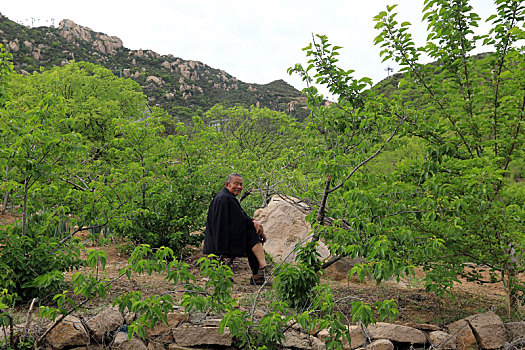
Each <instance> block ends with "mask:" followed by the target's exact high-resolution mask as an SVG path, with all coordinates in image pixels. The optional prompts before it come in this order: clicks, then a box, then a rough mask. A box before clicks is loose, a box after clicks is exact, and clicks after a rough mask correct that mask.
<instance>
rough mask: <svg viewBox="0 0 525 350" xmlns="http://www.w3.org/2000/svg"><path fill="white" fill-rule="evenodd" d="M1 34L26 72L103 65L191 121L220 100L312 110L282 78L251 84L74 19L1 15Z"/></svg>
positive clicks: (179, 117)
mask: <svg viewBox="0 0 525 350" xmlns="http://www.w3.org/2000/svg"><path fill="white" fill-rule="evenodd" d="M0 38H1V41H0V42H2V43H3V44H4V45H5V47H6V48H7V49H8V51H9V52H10V53H11V54H12V55H13V61H14V66H15V70H17V71H18V72H20V73H23V74H30V73H32V72H35V71H38V70H39V69H40V67H43V68H44V69H50V68H52V67H54V66H63V65H65V64H67V63H68V62H69V61H72V60H75V61H87V62H92V63H96V64H100V65H102V66H104V67H106V68H107V69H109V70H111V71H112V72H113V73H114V74H115V75H117V76H121V77H127V78H131V79H133V80H135V81H137V82H138V83H139V84H140V85H141V86H142V88H143V90H144V93H145V94H146V96H147V97H148V104H150V105H156V106H159V107H162V108H164V109H165V110H166V111H167V112H168V113H169V114H171V115H172V116H173V117H174V118H175V119H176V120H180V121H188V120H191V117H192V116H194V115H199V114H202V113H203V112H205V111H206V110H208V109H209V108H211V107H212V106H213V105H215V104H218V103H220V104H222V105H224V106H226V107H232V106H238V105H241V106H246V107H249V106H258V107H267V108H270V109H272V110H276V111H280V112H285V113H289V114H292V115H293V116H295V117H296V118H298V119H300V120H302V119H304V117H305V116H306V115H307V114H308V111H307V110H306V98H305V97H304V96H303V95H302V93H301V92H300V91H298V90H297V89H295V88H294V87H293V86H291V85H290V84H288V83H286V82H285V81H284V80H282V79H278V80H275V81H272V82H270V83H267V84H255V83H246V82H243V81H241V80H239V79H237V78H235V77H234V76H232V75H231V74H229V73H227V72H226V71H224V70H222V69H217V68H213V67H210V66H209V65H207V64H205V63H203V62H200V61H196V60H186V59H183V58H180V57H176V56H175V55H173V54H168V55H161V54H159V53H156V52H154V51H152V50H143V49H139V50H131V49H128V48H126V47H125V46H124V45H123V42H122V40H121V39H120V38H118V37H116V36H111V35H108V34H105V33H101V32H95V31H93V30H91V29H90V28H89V27H85V26H81V25H79V24H76V23H75V22H73V21H71V20H68V19H64V20H62V21H60V23H59V25H58V27H56V28H55V27H52V26H51V27H47V26H40V27H33V28H29V27H26V26H23V25H20V24H18V23H16V22H14V21H11V20H9V19H8V18H7V17H5V16H3V15H2V14H0Z"/></svg>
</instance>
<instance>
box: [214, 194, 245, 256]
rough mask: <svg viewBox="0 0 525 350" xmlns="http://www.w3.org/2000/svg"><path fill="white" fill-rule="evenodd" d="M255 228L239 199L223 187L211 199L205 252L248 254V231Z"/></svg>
mask: <svg viewBox="0 0 525 350" xmlns="http://www.w3.org/2000/svg"><path fill="white" fill-rule="evenodd" d="M249 229H255V228H254V226H253V221H252V219H251V218H250V217H249V216H248V215H246V213H245V212H244V210H242V208H241V205H240V203H239V201H238V200H237V199H236V198H235V196H234V195H233V194H232V193H231V192H230V191H228V189H227V188H226V187H224V188H223V189H222V191H221V192H219V194H217V196H215V198H214V199H213V200H212V201H211V204H210V208H209V210H208V217H207V219H206V232H205V235H204V254H215V255H225V256H230V257H234V256H246V232H247V230H249Z"/></svg>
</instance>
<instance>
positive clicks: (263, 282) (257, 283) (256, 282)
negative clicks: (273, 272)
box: [250, 276, 272, 286]
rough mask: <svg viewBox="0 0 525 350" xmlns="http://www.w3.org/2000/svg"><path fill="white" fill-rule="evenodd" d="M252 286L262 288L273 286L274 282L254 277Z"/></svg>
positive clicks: (251, 280)
mask: <svg viewBox="0 0 525 350" xmlns="http://www.w3.org/2000/svg"><path fill="white" fill-rule="evenodd" d="M250 284H251V285H252V286H262V285H265V286H271V285H272V282H269V281H266V279H265V278H264V277H262V276H259V278H253V276H252V277H250Z"/></svg>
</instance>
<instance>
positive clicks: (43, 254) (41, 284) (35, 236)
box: [0, 218, 83, 301]
mask: <svg viewBox="0 0 525 350" xmlns="http://www.w3.org/2000/svg"><path fill="white" fill-rule="evenodd" d="M38 220H39V221H41V220H42V218H38ZM54 224H55V223H49V222H48V223H47V224H42V223H36V222H35V219H33V220H30V221H29V223H28V227H27V232H26V234H25V235H22V228H21V227H20V226H16V225H15V226H7V227H5V229H3V230H0V242H1V248H0V285H2V286H3V287H4V288H7V290H8V291H9V292H10V293H12V294H15V295H16V296H17V299H18V300H20V301H27V300H30V299H31V298H34V297H39V298H45V297H46V296H50V295H51V294H53V293H55V292H57V291H58V290H60V289H61V288H62V287H63V284H64V276H63V272H64V271H68V270H72V269H73V268H78V267H79V266H81V265H82V263H83V261H82V260H81V259H80V251H81V248H82V246H81V245H80V243H79V241H78V240H76V239H70V240H66V241H67V242H66V243H65V244H61V240H62V239H63V237H62V236H60V235H57V234H56V232H57V230H56V225H55V227H53V225H54Z"/></svg>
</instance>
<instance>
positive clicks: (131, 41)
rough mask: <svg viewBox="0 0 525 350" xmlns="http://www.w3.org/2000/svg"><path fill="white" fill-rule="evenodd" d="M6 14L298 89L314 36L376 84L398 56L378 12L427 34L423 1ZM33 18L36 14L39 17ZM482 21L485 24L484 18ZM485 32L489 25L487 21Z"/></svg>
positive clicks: (102, 5) (39, 0) (9, 7)
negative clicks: (391, 53) (296, 68)
mask: <svg viewBox="0 0 525 350" xmlns="http://www.w3.org/2000/svg"><path fill="white" fill-rule="evenodd" d="M2 2H3V4H2V5H0V13H2V14H3V15H4V16H7V17H8V18H9V19H11V20H14V21H17V22H19V23H23V24H26V25H31V23H32V22H33V25H34V26H41V25H46V26H49V25H51V24H52V22H54V25H55V26H58V23H59V22H60V20H62V19H70V20H72V21H74V22H75V23H77V24H80V25H82V26H86V27H89V28H91V29H92V30H94V31H96V32H103V33H106V34H108V35H114V36H117V37H119V38H120V39H122V41H123V42H124V46H125V47H127V48H130V49H135V50H137V49H150V50H153V51H156V52H158V53H160V54H163V55H167V54H172V55H174V56H176V57H180V58H183V59H186V60H197V61H201V62H203V63H206V64H208V65H209V66H211V67H213V68H219V69H224V70H225V71H226V72H228V73H229V74H231V75H233V76H235V77H236V78H238V79H240V80H242V81H244V82H248V83H257V84H265V83H269V82H271V81H274V80H277V79H284V80H285V81H287V82H288V83H290V84H292V85H294V86H295V87H296V88H298V89H302V88H303V87H304V86H303V85H302V82H301V81H300V79H299V77H297V76H292V77H291V76H289V75H288V74H287V73H286V70H287V68H288V67H291V66H293V65H295V63H304V62H306V58H305V55H304V52H303V51H302V50H301V48H303V47H305V46H306V45H308V43H309V42H310V40H311V38H312V33H314V34H325V35H327V36H328V38H329V40H330V42H332V43H333V44H336V45H338V46H342V47H343V49H342V50H341V51H340V52H341V56H340V60H341V66H342V68H344V69H346V70H348V69H354V70H355V71H356V73H355V75H354V76H355V77H363V76H367V77H370V78H372V79H373V81H374V83H377V82H378V81H380V80H382V79H384V78H385V77H386V76H387V71H386V68H387V67H389V66H390V67H392V68H394V72H395V70H396V69H397V66H396V65H395V64H394V63H393V62H385V63H381V59H380V58H379V48H377V47H375V46H374V45H373V39H374V37H375V36H376V35H377V31H376V30H375V29H374V22H373V20H372V18H373V17H374V16H375V15H376V14H377V13H379V12H380V11H382V10H384V9H385V8H386V5H387V4H389V5H391V4H395V3H397V4H399V6H398V12H399V15H398V20H400V21H409V22H411V23H412V24H413V28H412V33H413V34H414V36H415V39H416V42H419V43H422V42H423V40H424V39H425V37H426V31H425V30H426V26H425V25H424V24H422V23H421V11H422V9H423V0H397V1H394V0H364V1H362V0H315V1H313V0H257V1H256V0H126V1H121V0H113V1H112V0H105V1H102V0H90V1H82V2H79V1H71V0H45V1H43V0H16V1H15V0H12V1H7V0H5V1H2ZM471 4H472V6H473V7H474V11H475V12H476V13H478V14H479V15H480V16H481V17H482V23H484V20H485V19H486V18H487V17H488V16H489V15H490V14H492V13H493V12H494V6H493V4H492V1H491V0H473V1H471ZM32 18H33V19H32ZM482 23H480V24H482ZM480 30H482V31H485V30H486V26H484V25H483V24H482V25H481V26H480Z"/></svg>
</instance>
